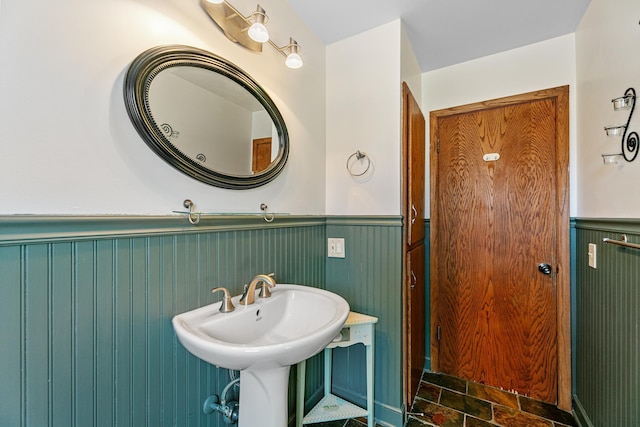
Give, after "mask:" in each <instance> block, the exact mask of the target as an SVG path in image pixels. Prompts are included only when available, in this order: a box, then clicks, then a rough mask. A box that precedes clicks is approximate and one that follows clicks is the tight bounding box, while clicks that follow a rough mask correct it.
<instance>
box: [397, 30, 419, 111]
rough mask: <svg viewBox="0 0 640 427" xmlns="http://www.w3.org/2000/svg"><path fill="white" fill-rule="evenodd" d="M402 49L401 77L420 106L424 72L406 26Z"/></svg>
mask: <svg viewBox="0 0 640 427" xmlns="http://www.w3.org/2000/svg"><path fill="white" fill-rule="evenodd" d="M401 36H402V39H401V42H402V47H401V49H402V50H401V55H402V56H401V58H400V60H401V66H402V68H401V71H400V74H401V77H402V81H403V82H405V83H406V84H407V86H409V90H410V91H411V94H412V95H413V97H414V98H415V100H416V102H417V103H418V105H420V104H421V102H422V71H421V70H420V64H419V63H418V58H416V54H415V52H414V51H413V46H411V40H409V36H408V35H407V32H406V31H405V28H404V26H403V27H402V35H401Z"/></svg>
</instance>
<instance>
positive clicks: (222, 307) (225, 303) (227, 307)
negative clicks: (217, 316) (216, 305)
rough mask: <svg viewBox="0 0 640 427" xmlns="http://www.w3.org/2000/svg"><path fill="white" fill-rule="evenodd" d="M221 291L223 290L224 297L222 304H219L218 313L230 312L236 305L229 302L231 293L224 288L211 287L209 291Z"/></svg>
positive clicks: (213, 292)
mask: <svg viewBox="0 0 640 427" xmlns="http://www.w3.org/2000/svg"><path fill="white" fill-rule="evenodd" d="M219 291H222V292H224V297H223V298H222V304H220V313H230V312H232V311H233V310H235V309H236V307H235V306H234V305H233V303H232V302H231V295H230V294H229V291H228V290H227V289H226V288H213V289H211V293H212V294H215V293H216V292H219Z"/></svg>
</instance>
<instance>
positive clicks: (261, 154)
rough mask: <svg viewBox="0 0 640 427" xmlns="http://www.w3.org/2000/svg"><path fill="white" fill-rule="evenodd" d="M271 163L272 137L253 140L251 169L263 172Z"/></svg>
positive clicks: (255, 171)
mask: <svg viewBox="0 0 640 427" xmlns="http://www.w3.org/2000/svg"><path fill="white" fill-rule="evenodd" d="M270 164H271V137H269V138H258V139H254V140H253V156H252V162H251V171H252V172H253V173H257V172H262V171H263V170H265V169H266V168H268V167H269V165H270Z"/></svg>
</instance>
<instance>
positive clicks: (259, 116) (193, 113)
mask: <svg viewBox="0 0 640 427" xmlns="http://www.w3.org/2000/svg"><path fill="white" fill-rule="evenodd" d="M124 94H125V102H126V106H127V112H128V114H129V117H130V118H131V120H132V122H133V124H134V126H135V127H136V130H137V131H138V133H139V134H140V136H141V137H142V138H143V139H144V141H145V142H146V143H147V145H149V147H151V148H152V149H153V151H154V152H156V154H158V155H159V156H160V157H162V158H163V159H164V160H165V161H167V162H168V163H169V164H171V165H172V166H174V167H175V168H177V169H178V170H180V171H182V172H183V173H185V174H187V175H189V176H191V177H192V178H195V179H197V180H199V181H202V182H205V183H207V184H211V185H215V186H219V187H223V188H234V189H245V188H254V187H258V186H260V185H264V184H266V183H268V182H270V181H271V180H273V179H275V177H276V176H277V175H278V174H279V173H280V172H281V171H282V169H283V167H284V164H285V163H286V160H287V157H288V152H289V140H288V133H287V129H286V126H285V124H284V120H283V119H282V116H281V115H280V112H279V111H278V109H277V108H276V107H275V104H274V103H273V101H272V100H271V98H269V96H268V95H267V94H266V92H265V91H264V90H263V89H262V88H261V87H260V86H259V85H258V84H257V83H256V82H255V81H254V80H253V79H252V78H251V77H250V76H249V75H247V74H246V73H245V72H244V71H243V70H241V69H239V68H238V67H236V66H235V65H233V64H232V63H230V62H228V61H226V60H224V59H223V58H220V57H218V56H216V55H214V54H212V53H209V52H206V51H203V50H201V49H197V48H191V47H187V46H161V47H157V48H152V49H149V50H148V51H146V52H143V53H142V54H141V55H139V56H138V57H137V58H136V59H135V60H134V61H133V63H132V64H131V66H130V67H129V70H128V72H127V75H126V77H125V93H124Z"/></svg>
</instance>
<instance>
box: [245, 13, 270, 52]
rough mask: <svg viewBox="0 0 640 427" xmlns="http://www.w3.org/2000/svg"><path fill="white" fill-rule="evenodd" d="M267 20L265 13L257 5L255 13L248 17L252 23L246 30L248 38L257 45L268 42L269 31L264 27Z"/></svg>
mask: <svg viewBox="0 0 640 427" xmlns="http://www.w3.org/2000/svg"><path fill="white" fill-rule="evenodd" d="M267 19H268V17H267V13H266V12H265V10H264V9H263V8H262V7H261V6H260V5H258V7H257V9H256V11H255V12H253V13H252V14H251V16H250V17H249V20H250V21H251V20H253V23H252V24H251V26H250V27H249V30H248V33H249V37H251V39H252V40H255V41H257V42H258V43H265V42H268V41H269V30H267V27H265V26H264V23H265V22H267Z"/></svg>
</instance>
